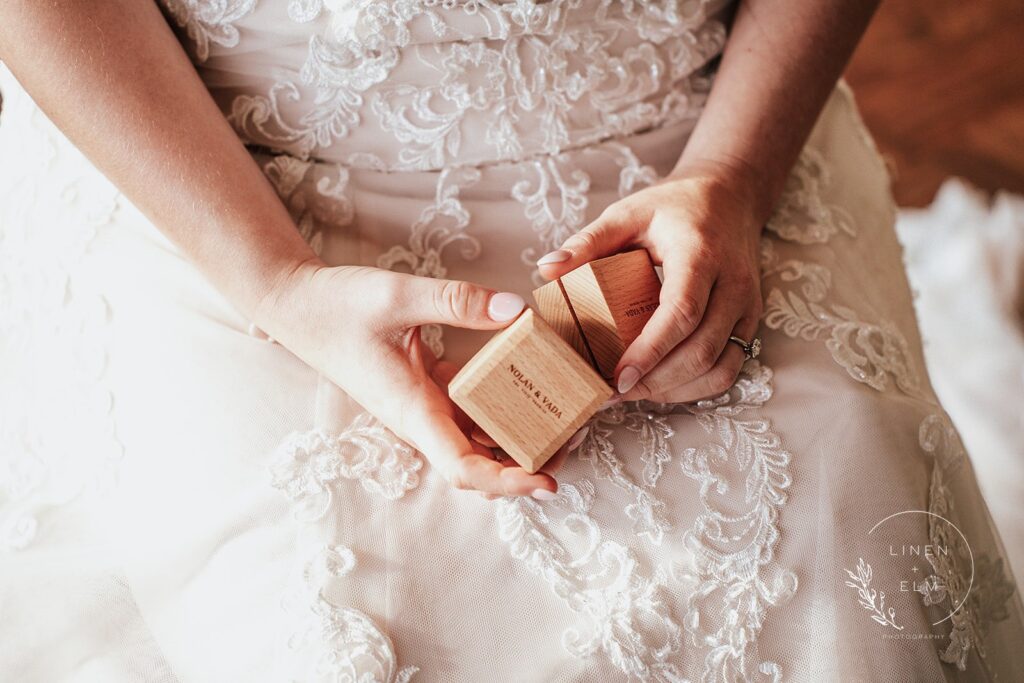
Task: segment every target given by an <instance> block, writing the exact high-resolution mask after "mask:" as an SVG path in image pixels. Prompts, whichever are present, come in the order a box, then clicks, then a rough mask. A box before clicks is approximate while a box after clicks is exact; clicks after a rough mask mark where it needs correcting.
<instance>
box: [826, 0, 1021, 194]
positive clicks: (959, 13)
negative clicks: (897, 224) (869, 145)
mask: <svg viewBox="0 0 1024 683" xmlns="http://www.w3.org/2000/svg"><path fill="white" fill-rule="evenodd" d="M1022 43H1024V2H1021V0H977V1H976V2H962V1H961V0H929V1H927V2H926V1H925V0H903V1H902V2H885V3H882V5H881V7H880V8H879V10H878V12H877V14H876V16H875V19H874V21H873V22H872V24H871V26H870V27H869V28H868V31H867V33H866V34H865V36H864V39H863V41H862V42H861V44H860V46H859V47H858V48H857V51H856V53H854V56H853V59H852V61H851V62H850V65H849V67H848V68H847V71H846V74H845V76H846V79H847V81H848V82H849V84H850V86H851V87H852V88H853V89H854V92H855V93H856V95H857V103H858V105H859V107H860V110H861V113H862V115H863V117H864V120H865V122H866V123H867V126H868V128H869V129H870V130H871V133H872V135H873V136H874V138H875V140H876V141H877V143H878V147H879V149H880V150H881V152H882V154H883V155H884V156H885V157H886V160H887V161H888V163H889V165H890V166H891V167H892V169H893V171H894V182H893V192H894V194H895V196H896V201H897V203H898V204H899V205H901V206H924V205H926V204H928V203H929V202H930V201H931V200H932V198H933V197H934V196H935V191H936V190H937V189H938V187H939V185H940V184H941V183H942V181H943V180H944V179H945V178H947V177H948V176H951V175H956V176H960V177H963V178H966V179H967V180H969V181H970V182H971V183H973V184H974V185H976V186H978V187H981V188H983V189H987V190H996V189H1007V190H1011V191H1013V192H1018V193H1024V59H1022V58H1021V55H1022V54H1024V49H1022Z"/></svg>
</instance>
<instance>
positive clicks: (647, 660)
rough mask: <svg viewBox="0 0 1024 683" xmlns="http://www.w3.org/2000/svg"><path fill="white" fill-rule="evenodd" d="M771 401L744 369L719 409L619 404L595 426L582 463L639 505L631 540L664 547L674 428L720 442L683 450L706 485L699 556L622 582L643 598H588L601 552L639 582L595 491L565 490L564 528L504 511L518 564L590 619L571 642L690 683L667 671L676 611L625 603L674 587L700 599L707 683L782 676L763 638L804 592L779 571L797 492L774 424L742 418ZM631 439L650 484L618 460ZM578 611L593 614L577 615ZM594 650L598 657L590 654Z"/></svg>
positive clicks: (762, 372) (694, 622) (693, 616)
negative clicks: (735, 484)
mask: <svg viewBox="0 0 1024 683" xmlns="http://www.w3.org/2000/svg"><path fill="white" fill-rule="evenodd" d="M771 394H772V389H771V371H770V370H769V369H768V368H766V367H764V366H763V365H761V364H759V363H758V362H756V361H751V362H748V363H747V364H746V365H745V366H744V369H743V373H742V375H741V377H740V379H739V380H738V381H737V383H736V385H735V386H734V387H733V388H732V389H731V390H730V391H729V392H727V393H726V394H724V395H722V396H720V397H718V398H716V399H713V400H708V401H700V402H698V403H695V404H690V405H679V406H667V405H666V406H661V405H656V404H650V403H645V402H641V403H630V404H619V405H616V406H613V407H612V408H609V409H607V410H605V411H603V412H601V413H599V414H598V415H597V416H596V417H595V418H594V419H593V420H592V421H591V423H590V425H589V426H590V430H589V431H588V433H587V435H586V437H584V440H583V442H582V443H581V445H580V447H579V449H580V450H579V458H580V460H581V461H583V462H589V463H590V465H591V467H592V468H593V471H594V473H595V474H596V475H597V477H598V478H599V479H600V480H607V481H610V482H612V483H613V484H614V485H615V486H616V487H617V488H619V489H621V490H623V491H625V492H626V493H627V494H628V495H630V496H631V497H632V498H633V502H631V503H630V504H629V505H627V507H626V508H625V514H626V515H627V517H629V518H630V520H631V522H632V529H633V532H634V534H636V535H637V536H638V537H641V538H644V539H646V540H647V542H649V543H652V544H655V545H657V544H659V543H661V541H662V539H663V537H664V534H665V533H668V532H670V531H671V525H670V524H669V522H668V520H667V518H666V515H665V511H666V506H665V504H664V503H663V502H662V501H660V500H659V499H658V498H657V497H656V495H655V490H656V487H657V484H658V482H659V480H660V479H661V477H662V475H663V473H664V472H665V468H666V467H668V466H670V465H671V463H672V460H673V453H672V451H671V449H670V447H669V441H670V439H671V437H672V436H673V435H674V431H673V429H672V427H671V420H672V418H673V417H674V418H675V419H679V418H680V417H681V416H682V415H690V416H693V417H695V418H696V419H697V421H698V423H699V424H700V425H701V426H702V427H703V428H704V429H705V431H707V432H708V433H709V434H712V435H713V436H715V437H716V438H717V441H716V442H714V443H711V444H709V445H706V446H703V447H700V448H688V449H686V450H684V451H683V454H682V457H681V462H680V464H681V467H682V471H683V472H684V474H686V476H688V477H690V478H692V479H694V480H696V481H697V482H698V483H699V485H700V496H701V501H702V507H703V510H704V511H703V513H701V514H700V515H698V516H697V517H696V518H695V520H694V524H693V527H692V528H691V529H690V530H689V531H687V533H686V536H685V541H686V547H687V548H688V549H689V550H690V551H691V553H692V554H689V555H688V557H686V558H680V559H678V560H675V561H673V562H672V564H671V567H670V570H669V574H668V577H666V576H665V574H664V570H663V569H662V568H655V569H654V573H653V577H652V578H651V579H648V580H641V579H640V578H639V577H634V578H629V579H627V578H626V577H625V576H622V575H621V573H620V575H619V577H618V581H619V582H620V583H622V584H625V585H628V586H630V587H636V591H637V593H636V594H632V593H627V594H626V595H624V596H616V597H613V596H609V595H606V594H605V593H603V592H595V591H593V590H588V589H587V587H588V585H589V584H588V583H587V581H589V580H590V579H589V578H588V576H587V575H586V574H583V573H581V571H580V570H579V569H578V567H581V566H584V565H585V563H586V562H587V561H589V558H591V557H593V556H594V555H595V553H596V549H597V548H599V547H609V548H610V550H609V551H608V553H609V555H614V556H615V557H618V558H621V559H620V561H619V562H618V563H617V564H616V565H615V566H616V567H617V568H618V570H619V571H620V572H625V571H626V569H628V570H629V572H630V573H633V572H635V571H637V570H638V565H637V563H636V562H635V561H634V560H632V557H631V555H629V551H628V550H627V549H626V548H625V547H624V546H620V545H619V544H615V543H613V542H611V541H603V540H602V538H601V532H600V528H599V527H598V526H597V524H596V522H595V521H594V520H593V519H592V518H591V516H590V514H589V512H590V508H591V505H592V498H593V496H594V486H593V484H591V483H590V482H589V481H587V480H582V481H579V482H576V484H574V485H569V484H563V485H562V486H561V488H560V489H559V491H560V497H559V499H558V501H556V502H557V506H556V507H557V509H558V510H561V509H563V508H564V509H567V510H569V511H570V514H569V515H567V516H566V517H565V518H564V519H563V520H562V523H561V526H559V525H558V524H557V523H555V522H554V521H553V519H552V518H551V517H549V515H550V514H552V513H553V512H554V511H555V510H554V509H553V508H551V507H549V506H541V505H539V504H538V503H536V502H534V501H531V500H503V501H501V502H500V503H499V506H500V507H499V523H500V529H501V535H502V539H503V540H505V541H506V542H508V543H509V544H510V548H511V551H512V554H513V556H514V557H516V558H518V559H520V560H523V561H524V562H526V563H527V566H529V567H530V568H531V570H532V571H534V573H536V574H538V575H540V576H542V577H544V578H545V580H547V582H548V583H549V584H550V585H551V586H552V588H553V590H554V591H555V593H556V594H557V595H559V596H560V597H562V598H563V599H564V600H566V602H567V603H568V604H569V605H570V606H571V607H573V609H574V610H575V611H576V612H578V613H579V614H580V615H582V616H581V619H582V620H583V625H582V626H579V627H576V628H575V629H574V630H571V631H569V632H567V633H573V634H575V633H578V632H579V631H580V630H583V631H585V632H587V633H591V634H593V633H604V634H606V635H604V636H602V639H601V646H600V648H598V649H600V651H602V652H604V653H605V654H606V655H607V656H608V657H609V658H610V660H611V661H612V662H613V663H614V664H615V665H616V666H618V667H619V668H620V669H622V670H623V671H624V672H626V673H628V674H629V675H631V676H635V677H637V678H638V679H640V680H653V681H663V680H665V681H677V680H683V678H682V673H681V672H680V671H678V670H677V668H676V667H675V666H674V665H671V664H669V662H671V661H673V658H676V659H678V657H679V656H680V654H681V651H680V648H681V643H680V642H679V640H678V632H677V628H678V627H677V625H676V622H675V621H674V619H673V618H672V616H671V611H670V610H668V609H666V608H665V607H664V605H662V604H661V602H660V600H659V601H655V602H651V601H650V599H649V597H648V598H646V601H644V600H641V601H640V602H639V603H630V602H629V600H627V598H629V599H632V598H633V597H635V595H642V596H651V595H652V594H653V593H652V590H653V589H654V587H660V586H661V585H662V584H663V583H664V581H665V580H666V578H672V579H674V580H676V581H678V582H680V583H682V584H683V585H684V586H686V587H687V588H688V589H690V594H689V597H688V598H687V602H686V618H685V622H684V628H685V630H686V631H687V632H689V633H690V635H691V638H692V642H693V644H694V646H695V647H699V648H702V649H703V648H706V652H704V666H703V670H704V671H703V680H739V679H746V680H749V679H752V678H753V677H754V672H753V670H752V667H755V666H756V667H757V668H758V670H759V671H760V672H761V673H763V674H765V675H769V676H771V677H772V678H773V679H774V680H778V678H779V677H780V676H781V670H780V667H779V666H778V664H776V663H775V662H770V661H764V662H762V661H760V659H759V656H758V651H757V636H758V634H759V633H760V630H761V627H762V625H763V623H764V619H765V616H766V613H767V608H768V607H769V606H772V605H779V604H782V603H783V602H785V601H786V600H787V599H788V598H789V597H790V596H791V595H792V594H793V592H794V591H795V590H796V587H797V580H796V576H795V574H793V573H792V572H791V571H788V570H784V569H782V568H779V567H777V566H775V564H774V561H773V548H774V546H775V544H776V542H777V541H778V538H779V530H778V514H779V511H780V509H781V508H782V506H783V505H784V504H785V502H786V493H785V491H786V489H788V487H789V485H790V477H789V474H788V464H789V460H790V455H789V453H787V452H786V451H784V450H783V449H782V448H781V445H780V443H779V439H778V437H777V436H776V435H775V434H773V433H772V432H771V429H770V427H769V425H768V423H767V421H765V420H761V419H742V416H743V413H745V412H746V411H748V410H754V409H758V408H760V407H761V406H763V405H764V403H765V402H766V401H767V400H768V399H769V398H770V397H771ZM673 411H677V412H678V413H680V415H675V414H673ZM622 428H624V429H626V430H629V431H631V432H633V433H635V434H636V435H637V437H638V440H639V442H640V444H641V449H642V450H641V454H640V461H641V463H642V465H641V473H640V476H639V477H638V478H636V479H634V478H633V477H631V476H630V475H629V474H628V473H627V472H626V468H625V466H624V463H623V462H622V461H621V460H620V459H619V458H618V456H617V455H616V454H615V450H614V444H613V441H612V436H613V432H614V430H616V429H622ZM737 476H739V477H740V478H741V480H742V481H743V485H744V492H743V497H742V500H743V501H744V502H745V503H746V507H745V509H744V510H742V511H739V512H737V511H736V509H735V505H725V503H731V502H732V501H733V499H735V496H734V495H733V496H731V495H730V493H731V491H730V483H729V482H730V481H732V480H734V479H736V477H737ZM719 500H721V501H722V504H720V503H719ZM560 528H564V529H565V530H566V531H570V532H572V533H574V534H576V535H577V536H579V537H581V538H583V539H586V540H587V546H586V547H587V551H586V552H584V553H582V555H581V556H579V557H576V556H574V555H572V554H571V553H570V551H569V547H570V546H569V545H566V544H565V543H564V542H563V541H561V540H560V539H559V529H560ZM612 549H613V550H614V552H613V550H612ZM645 581H646V582H645ZM650 582H653V586H652V585H651V583H650ZM581 596H585V597H581ZM595 602H597V604H594V603H595ZM580 603H582V604H584V605H586V609H581V608H579V607H578V605H579V604H580ZM602 603H607V604H602ZM607 614H617V615H618V617H617V618H618V619H619V624H620V625H623V624H624V625H625V627H624V629H620V628H616V629H615V630H611V631H609V630H607V629H606V628H605V627H603V626H602V625H601V624H600V623H594V619H595V617H594V615H607ZM640 615H646V617H645V619H647V620H653V624H654V625H655V627H654V631H653V635H652V633H651V632H650V631H648V630H647V629H646V627H645V628H641V627H640V625H642V624H645V623H647V622H646V621H644V620H642V619H640V618H639V617H640ZM655 615H656V616H655ZM573 642H575V641H574V640H572V639H571V638H570V639H569V641H568V644H567V648H568V649H569V651H570V652H571V653H573V654H579V651H577V650H574V649H573V648H571V647H569V645H571V644H572V643H573ZM588 642H590V643H592V641H588ZM652 643H656V645H657V646H656V647H655V646H654V645H653V644H652ZM594 650H595V648H594V647H589V648H586V649H584V650H583V651H582V652H583V653H586V654H589V653H591V652H593V651H594ZM624 653H626V654H628V655H629V656H628V657H627V656H625V654H624Z"/></svg>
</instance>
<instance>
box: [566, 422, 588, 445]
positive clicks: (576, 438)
mask: <svg viewBox="0 0 1024 683" xmlns="http://www.w3.org/2000/svg"><path fill="white" fill-rule="evenodd" d="M589 431H590V427H584V428H583V429H581V430H579V431H578V432H576V433H575V434H573V437H572V438H571V439H569V450H570V451H574V450H576V449H577V448H579V447H580V444H581V443H583V439H585V438H587V432H589Z"/></svg>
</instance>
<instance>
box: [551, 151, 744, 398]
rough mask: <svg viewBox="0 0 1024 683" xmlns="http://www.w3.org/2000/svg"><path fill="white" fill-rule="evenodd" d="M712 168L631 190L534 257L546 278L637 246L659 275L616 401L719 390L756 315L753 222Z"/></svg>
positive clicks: (728, 382)
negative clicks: (655, 301)
mask: <svg viewBox="0 0 1024 683" xmlns="http://www.w3.org/2000/svg"><path fill="white" fill-rule="evenodd" d="M726 177H727V176H726V174H725V173H724V169H722V168H720V167H716V166H712V167H707V168H703V169H701V170H699V171H695V170H690V171H688V172H686V173H682V174H681V173H677V174H675V175H674V176H669V177H667V178H665V179H664V180H662V181H661V182H659V183H658V184H656V185H653V186H651V187H648V188H645V189H643V190H640V191H638V192H636V193H634V194H631V195H629V196H627V197H625V198H623V199H621V200H619V201H617V202H615V203H614V204H611V205H610V206H608V208H607V209H605V211H604V212H603V213H602V214H601V215H600V216H599V217H598V218H597V219H596V220H595V221H594V222H593V223H591V224H590V225H588V226H586V227H584V228H583V229H582V230H580V232H578V233H577V234H575V235H573V236H572V237H570V238H569V239H568V240H566V242H565V243H564V244H563V245H562V247H561V249H559V250H557V251H554V252H551V253H550V254H547V255H546V256H544V257H542V258H541V259H540V260H539V261H538V266H539V267H540V272H541V275H543V276H544V277H546V278H547V279H549V280H550V279H554V278H556V277H559V276H561V275H564V274H565V273H567V272H569V271H570V270H572V269H573V268H576V267H577V266H580V265H582V264H584V263H586V262H587V261H591V260H593V259H596V258H601V257H604V256H610V255H612V254H614V253H617V252H620V251H623V250H626V249H628V248H630V247H645V248H646V249H647V250H648V251H649V252H650V254H651V257H652V258H653V259H654V261H655V263H658V264H661V266H662V267H663V271H664V284H663V287H662V291H661V298H660V302H659V306H658V308H657V310H656V311H655V312H654V315H653V316H652V317H651V319H650V321H648V323H647V325H646V326H645V327H644V329H643V332H642V333H641V335H640V336H639V337H638V338H637V339H636V341H634V342H633V344H632V345H630V347H629V348H628V349H627V350H626V353H625V354H624V355H623V356H622V360H621V361H619V364H618V366H617V367H616V368H615V378H616V386H617V389H618V391H619V394H620V396H621V397H622V398H623V399H624V400H636V399H650V400H653V401H658V402H665V403H681V402H687V401H694V400H697V399H700V398H706V397H709V396H714V395H717V394H720V393H722V392H723V391H726V390H727V389H728V388H729V387H730V386H732V384H733V382H734V381H735V379H736V376H737V375H738V373H739V370H740V366H741V365H742V363H743V349H742V348H741V347H740V346H739V345H738V344H735V343H729V342H728V339H729V337H730V335H735V336H737V337H739V338H741V339H745V340H747V341H750V339H751V338H752V337H753V336H754V335H755V333H756V331H757V326H758V321H759V319H760V316H761V308H762V302H761V288H760V268H759V261H758V252H759V247H758V243H759V236H760V232H761V223H760V221H758V220H757V218H756V217H755V212H754V210H753V209H752V206H753V202H752V201H750V198H749V196H748V195H747V193H746V192H745V191H744V189H743V185H741V184H740V183H737V182H733V181H732V180H727V179H726Z"/></svg>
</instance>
